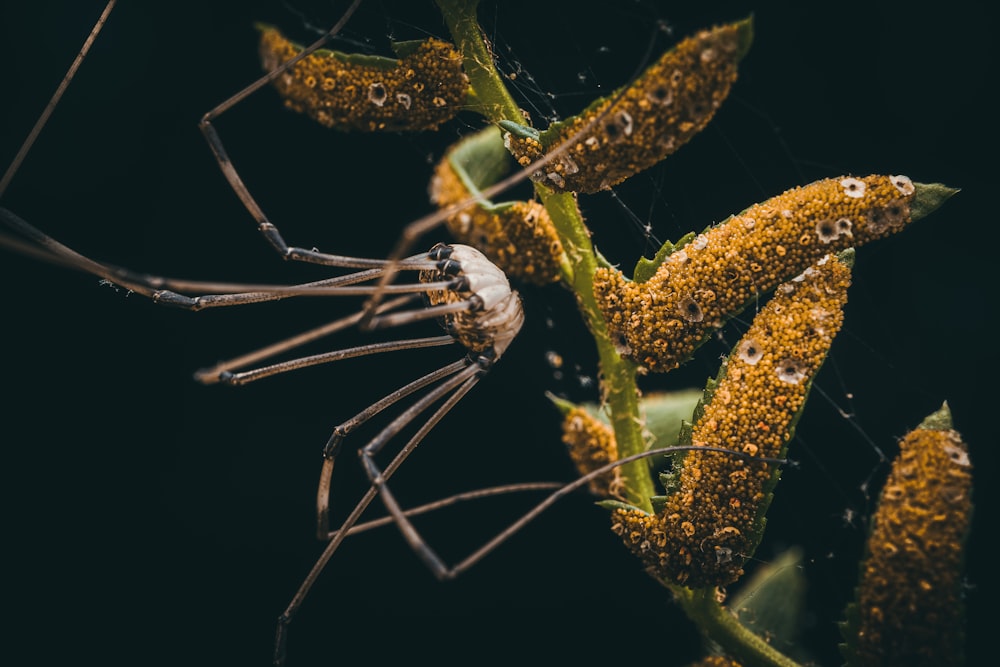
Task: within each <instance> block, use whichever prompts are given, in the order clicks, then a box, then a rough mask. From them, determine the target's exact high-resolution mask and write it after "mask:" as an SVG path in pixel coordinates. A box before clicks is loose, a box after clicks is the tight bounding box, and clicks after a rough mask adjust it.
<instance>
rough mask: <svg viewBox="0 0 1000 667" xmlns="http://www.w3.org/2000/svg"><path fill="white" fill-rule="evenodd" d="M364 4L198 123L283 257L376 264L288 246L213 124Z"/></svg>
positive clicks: (261, 228) (333, 32)
mask: <svg viewBox="0 0 1000 667" xmlns="http://www.w3.org/2000/svg"><path fill="white" fill-rule="evenodd" d="M360 5H361V0H354V2H352V3H351V5H350V6H349V7H348V8H347V9H346V10H345V11H344V14H343V15H342V16H341V17H340V20H339V21H337V23H336V25H334V26H333V27H332V28H330V30H329V31H327V33H326V34H325V35H323V36H322V37H320V39H318V40H317V41H316V42H314V43H313V44H311V45H309V46H308V47H307V48H305V49H303V51H302V52H301V53H299V54H297V55H296V56H295V57H294V58H292V59H290V60H289V61H288V62H286V63H284V64H283V65H281V66H279V67H277V68H275V69H274V70H273V71H271V72H268V73H267V74H265V75H264V76H262V77H260V78H259V79H257V80H256V81H254V82H253V83H252V84H250V85H249V86H247V87H246V88H244V89H243V90H241V91H240V92H238V93H236V94H235V95H233V96H232V97H230V98H229V99H227V100H225V101H224V102H222V103H221V104H219V105H218V106H217V107H215V108H214V109H212V110H211V111H209V112H208V113H206V114H205V115H204V116H203V117H202V119H201V122H200V123H199V127H200V128H201V132H202V134H203V135H204V136H205V140H206V141H207V142H208V147H209V148H210V149H211V151H212V154H213V155H214V156H215V160H216V162H218V163H219V168H220V169H222V173H223V175H224V176H225V177H226V181H227V182H228V183H229V187H231V188H232V189H233V192H235V193H236V196H237V197H239V199H240V201H241V202H243V206H244V207H246V209H247V211H249V213H250V215H251V216H253V219H254V220H255V221H256V222H257V230H258V231H259V232H260V233H261V234H263V236H264V238H265V239H267V242H268V243H269V244H270V245H271V247H272V248H274V249H275V251H277V253H278V254H279V255H280V256H281V258H282V259H290V260H296V261H300V262H309V263H311V264H322V265H326V266H340V267H355V268H363V267H369V266H376V264H372V263H367V260H363V259H359V258H357V257H344V256H341V255H330V254H327V253H322V252H319V251H317V250H309V249H306V248H300V247H296V246H289V245H288V244H287V243H285V240H284V239H283V238H282V236H281V233H280V232H279V231H278V228H277V227H276V226H275V225H274V224H273V223H272V222H271V221H270V220H268V218H267V215H266V214H265V213H264V211H263V209H261V207H260V205H259V204H258V203H257V201H256V200H255V199H254V198H253V195H251V194H250V190H249V189H248V188H247V186H246V184H245V183H243V179H242V178H240V175H239V173H238V172H237V171H236V167H235V166H234V165H233V162H232V160H231V159H230V158H229V153H227V152H226V148H225V146H224V145H223V144H222V139H221V137H219V133H218V132H217V131H216V129H215V126H214V125H213V124H212V121H214V120H215V119H216V118H218V117H219V116H221V115H222V114H223V113H225V112H226V111H228V110H229V109H231V108H232V107H234V106H235V105H237V104H239V103H240V102H241V101H243V100H244V99H245V98H247V97H248V96H250V95H251V94H253V93H254V92H256V91H257V90H259V89H260V88H262V87H263V86H265V85H267V84H268V83H270V82H271V81H273V80H274V79H276V78H277V77H279V76H281V75H282V74H283V73H284V72H286V71H288V69H289V68H290V67H292V66H293V65H295V63H297V62H299V61H300V60H302V59H303V58H305V57H307V56H308V55H309V54H311V53H313V52H314V51H316V49H319V48H321V47H322V46H323V45H324V44H326V43H327V42H329V41H330V39H332V38H333V37H334V36H335V35H336V34H337V33H339V32H340V31H341V29H342V28H343V27H344V25H345V24H346V23H347V21H348V20H349V19H350V18H351V16H352V15H353V14H354V12H355V11H356V10H357V8H358V7H359V6H360Z"/></svg>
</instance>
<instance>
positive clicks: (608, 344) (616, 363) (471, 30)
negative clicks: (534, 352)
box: [437, 0, 656, 512]
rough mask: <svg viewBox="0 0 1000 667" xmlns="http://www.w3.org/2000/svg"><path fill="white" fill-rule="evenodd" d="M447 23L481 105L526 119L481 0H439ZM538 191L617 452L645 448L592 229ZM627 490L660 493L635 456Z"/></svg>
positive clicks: (645, 503)
mask: <svg viewBox="0 0 1000 667" xmlns="http://www.w3.org/2000/svg"><path fill="white" fill-rule="evenodd" d="M437 4H438V7H439V8H440V9H441V14H442V16H443V17H444V20H445V24H446V25H447V26H448V29H449V31H451V35H452V38H453V39H454V40H455V44H456V46H457V47H458V50H459V52H460V53H461V54H462V57H463V59H464V66H465V73H466V74H467V75H468V76H469V82H470V84H471V87H472V90H473V91H474V93H475V100H476V102H477V103H478V105H479V106H478V107H477V108H476V110H477V111H479V112H480V113H482V114H483V115H484V116H485V117H486V118H488V119H489V120H490V121H492V122H494V123H497V122H499V121H501V120H510V121H513V122H516V123H520V124H523V123H524V122H525V118H524V114H523V113H522V111H521V109H520V107H519V106H518V105H517V103H516V102H515V101H514V98H513V97H511V95H510V91H508V90H507V87H506V86H505V85H504V83H503V78H502V77H501V76H500V73H499V72H497V70H496V68H495V67H494V66H493V55H492V53H491V52H490V49H489V46H488V45H487V44H486V40H485V37H484V36H483V33H482V30H481V29H480V27H479V21H478V19H477V17H476V7H477V5H478V4H479V0H437ZM535 192H536V193H537V194H538V197H539V198H540V199H541V200H542V203H543V204H544V205H545V208H546V210H547V211H548V213H549V216H550V217H551V218H552V222H553V224H554V225H555V228H556V232H557V233H558V234H559V240H560V241H561V243H562V246H563V250H564V251H565V252H566V256H567V258H568V261H567V262H564V263H563V265H562V267H561V274H562V280H563V283H564V284H565V285H567V286H568V287H570V289H572V290H573V292H574V293H575V294H576V298H577V304H578V306H579V308H580V312H581V314H582V315H583V318H584V321H585V322H586V323H587V327H588V328H589V329H590V332H591V334H592V335H593V336H594V340H595V342H596V344H597V352H598V358H599V361H600V376H601V381H602V390H603V393H604V396H603V399H604V402H605V404H606V405H607V406H608V410H609V413H610V418H611V425H612V427H613V428H614V431H615V441H616V442H617V445H618V456H619V457H621V458H624V457H626V456H631V455H632V454H639V453H641V452H644V451H645V450H646V442H645V440H644V438H643V437H642V421H641V418H640V413H639V392H638V388H637V386H636V366H635V364H633V363H631V362H629V361H627V360H625V359H622V358H621V356H620V355H619V354H618V352H617V351H616V350H615V346H614V344H613V342H612V341H611V338H610V336H609V335H608V330H607V325H606V323H605V321H604V316H603V315H602V314H601V311H600V309H598V307H597V301H596V299H595V298H594V271H595V270H596V269H597V257H596V256H595V254H594V248H593V245H592V244H591V242H590V232H589V230H588V229H587V227H586V225H585V224H584V221H583V217H582V216H581V215H580V210H579V208H578V207H577V205H576V200H575V198H574V197H573V195H571V194H556V193H554V192H552V191H551V190H549V189H547V188H546V187H544V186H542V185H540V184H536V185H535ZM622 476H623V477H624V478H625V480H626V481H625V496H626V499H627V501H628V503H629V504H631V505H634V506H636V507H638V508H640V509H643V510H645V511H647V512H652V511H653V508H652V505H651V504H650V500H649V499H650V497H651V496H654V495H656V488H655V486H654V485H653V479H652V476H651V475H650V473H649V466H648V464H647V463H646V462H645V461H641V460H640V461H635V462H633V463H630V464H626V465H624V466H622Z"/></svg>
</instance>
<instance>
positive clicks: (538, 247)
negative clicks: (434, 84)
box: [431, 153, 563, 285]
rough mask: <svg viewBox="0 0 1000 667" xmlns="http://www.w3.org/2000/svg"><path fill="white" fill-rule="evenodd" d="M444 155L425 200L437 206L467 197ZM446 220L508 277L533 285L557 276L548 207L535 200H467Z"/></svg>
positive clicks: (557, 253) (556, 245)
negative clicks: (493, 202) (495, 203)
mask: <svg viewBox="0 0 1000 667" xmlns="http://www.w3.org/2000/svg"><path fill="white" fill-rule="evenodd" d="M450 157H451V154H450V153H449V154H448V155H445V157H444V158H443V159H442V160H441V162H440V163H439V164H438V166H437V169H436V170H435V172H434V179H433V180H432V181H431V200H432V201H433V202H434V203H435V204H437V205H438V206H439V207H441V208H445V207H447V206H451V205H454V204H458V203H461V202H464V201H466V200H468V199H469V197H470V196H471V193H470V191H469V189H468V188H467V187H466V186H465V184H464V183H463V182H462V179H461V178H460V177H459V175H458V174H457V173H456V171H455V168H454V166H453V165H452V164H451V160H450ZM447 225H448V230H449V231H450V232H451V233H452V235H453V236H454V237H455V238H456V239H458V240H459V241H461V242H462V243H467V244H469V245H471V246H474V247H476V248H479V249H480V250H482V251H483V253H484V254H485V255H486V256H487V257H489V258H490V260H492V261H493V263H494V264H496V265H497V266H499V267H500V268H501V269H503V270H504V272H505V273H507V275H508V276H511V277H513V278H520V279H522V280H527V281H529V282H532V283H534V284H536V285H544V284H547V283H551V282H555V281H556V280H558V279H559V263H560V261H561V258H562V256H563V249H562V244H561V243H560V242H559V237H558V235H557V234H556V231H555V227H554V226H553V225H552V220H551V219H550V218H549V214H548V212H547V211H546V210H545V207H544V206H542V205H541V204H539V203H538V202H535V201H519V202H510V203H506V204H503V205H499V206H489V205H485V204H479V203H473V204H470V205H469V206H467V207H465V208H464V209H462V210H461V211H459V212H458V213H455V214H453V215H451V216H450V217H449V218H448V219H447Z"/></svg>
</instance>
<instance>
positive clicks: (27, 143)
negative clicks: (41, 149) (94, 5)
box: [0, 0, 117, 197]
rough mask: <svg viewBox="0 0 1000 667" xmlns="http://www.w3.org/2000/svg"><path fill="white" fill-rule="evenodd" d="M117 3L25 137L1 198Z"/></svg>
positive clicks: (1, 184) (0, 186)
mask: <svg viewBox="0 0 1000 667" xmlns="http://www.w3.org/2000/svg"><path fill="white" fill-rule="evenodd" d="M115 2H117V0H108V4H106V5H105V6H104V11H102V12H101V15H100V16H99V17H98V18H97V22H96V23H94V27H93V28H91V30H90V34H89V35H87V39H86V40H84V42H83V46H82V47H80V52H79V53H77V54H76V58H74V59H73V63H72V64H71V65H70V66H69V69H68V70H66V74H64V75H63V78H62V81H60V82H59V86H58V87H57V88H56V91H55V92H54V93H52V97H51V98H50V99H49V101H48V104H46V105H45V109H44V110H43V111H42V114H41V115H40V116H39V117H38V120H36V121H35V124H34V126H33V127H32V128H31V131H30V132H29V133H28V136H27V137H25V139H24V143H22V144H21V148H20V149H18V151H17V155H15V156H14V159H13V160H12V161H11V163H10V164H9V165H8V166H7V171H5V172H4V175H3V178H0V197H3V193H4V192H6V191H7V186H8V185H10V182H11V180H13V178H14V174H16V173H17V170H18V169H20V168H21V163H22V162H24V158H25V157H26V156H27V155H28V152H29V151H30V150H31V147H32V146H34V144H35V139H37V138H38V135H39V134H40V133H41V131H42V128H44V127H45V123H47V122H48V120H49V116H51V115H52V112H53V111H55V108H56V106H57V105H58V104H59V100H60V99H62V96H63V93H65V92H66V88H68V87H69V84H70V82H71V81H72V80H73V77H74V76H76V71H77V70H78V69H80V65H81V64H82V63H83V61H84V59H85V58H86V57H87V52H88V51H90V47H91V46H92V45H93V44H94V40H95V39H97V35H98V33H100V32H101V29H102V28H103V27H104V24H105V22H107V20H108V16H110V15H111V10H112V9H114V7H115Z"/></svg>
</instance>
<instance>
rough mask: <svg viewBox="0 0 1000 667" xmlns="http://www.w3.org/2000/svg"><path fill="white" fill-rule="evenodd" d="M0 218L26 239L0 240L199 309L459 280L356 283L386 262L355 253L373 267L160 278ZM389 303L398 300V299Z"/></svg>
mask: <svg viewBox="0 0 1000 667" xmlns="http://www.w3.org/2000/svg"><path fill="white" fill-rule="evenodd" d="M0 222H2V223H3V224H5V225H6V226H7V227H9V228H11V229H13V230H15V231H16V232H17V233H18V234H20V236H21V237H23V238H25V239H28V241H29V242H30V243H28V242H25V241H24V240H23V239H19V238H15V237H10V236H7V235H0V246H4V247H7V248H9V249H12V250H14V251H16V252H19V253H21V254H26V255H29V256H32V257H34V258H36V259H42V260H44V261H47V262H50V263H53V264H57V265H60V266H66V267H70V268H74V269H77V270H80V271H85V272H87V273H90V274H92V275H95V276H97V277H99V278H102V279H104V280H107V281H108V282H111V283H114V284H116V285H119V286H121V287H123V288H125V289H128V290H130V291H132V292H134V293H136V294H140V295H142V296H145V297H147V298H149V299H151V300H152V301H154V302H155V303H159V304H162V305H166V306H172V307H175V308H181V309H184V310H192V311H198V310H203V309H205V308H220V307H227V306H240V305H245V304H250V303H261V302H265V301H278V300H281V299H286V298H289V297H293V296H314V297H315V296H358V295H362V296H363V295H370V294H373V293H375V292H376V291H379V292H381V293H384V294H413V293H419V292H425V291H427V290H448V289H453V288H455V287H456V286H459V285H460V284H461V278H449V279H447V280H441V281H436V282H430V283H420V282H414V283H404V284H390V285H386V286H384V287H379V286H376V285H361V284H359V283H364V282H366V281H372V280H374V279H376V278H379V277H381V276H383V275H384V273H385V269H386V266H388V265H389V264H390V263H389V262H387V261H386V260H376V259H371V260H360V258H359V261H364V262H366V263H367V264H369V265H370V266H371V267H372V268H368V269H365V270H362V271H357V272H355V273H349V274H345V275H342V276H336V277H333V278H326V279H324V280H318V281H313V282H309V283H303V284H299V285H250V284H246V283H224V282H209V281H194V280H181V279H176V278H164V277H161V276H153V275H149V274H145V273H139V272H136V271H132V270H131V269H126V268H123V267H119V266H115V265H113V264H105V263H102V262H97V261H95V260H93V259H91V258H89V257H87V256H85V255H82V254H80V253H78V252H76V251H75V250H73V249H72V248H70V247H69V246H66V245H64V244H62V243H60V242H59V241H57V240H55V239H54V238H52V237H51V236H49V235H47V234H45V233H44V232H42V231H41V230H39V229H38V228H37V227H34V226H33V225H31V224H30V223H28V222H26V221H25V220H23V219H22V218H21V217H19V216H18V215H16V214H15V213H13V212H12V211H9V210H8V209H5V208H3V207H0ZM396 265H397V267H398V268H401V269H403V270H406V271H426V270H433V269H435V268H436V267H437V265H438V263H437V262H436V261H434V260H431V259H428V258H427V256H426V254H424V255H417V256H414V257H409V258H406V259H405V260H402V261H400V262H397V263H396ZM397 270H398V269H397ZM199 291H205V292H214V293H208V294H202V295H198V296H188V295H186V294H183V293H182V292H199ZM394 303H395V304H397V305H398V302H394ZM430 316H433V315H430ZM359 319H360V318H359Z"/></svg>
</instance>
